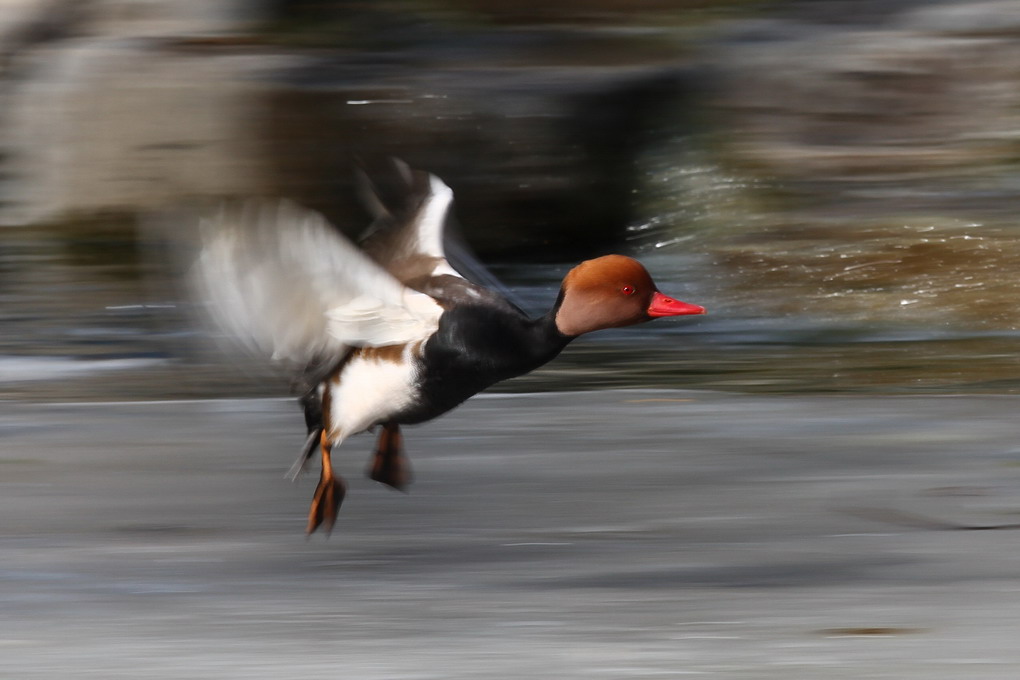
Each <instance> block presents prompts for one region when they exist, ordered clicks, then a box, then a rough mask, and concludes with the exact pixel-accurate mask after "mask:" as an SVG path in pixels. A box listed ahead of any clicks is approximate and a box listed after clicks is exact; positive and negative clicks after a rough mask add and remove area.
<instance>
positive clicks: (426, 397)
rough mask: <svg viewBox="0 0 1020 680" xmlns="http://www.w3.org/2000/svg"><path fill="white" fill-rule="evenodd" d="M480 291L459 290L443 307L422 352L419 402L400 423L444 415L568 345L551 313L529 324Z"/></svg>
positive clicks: (521, 315) (508, 306)
mask: <svg viewBox="0 0 1020 680" xmlns="http://www.w3.org/2000/svg"><path fill="white" fill-rule="evenodd" d="M468 285H472V284H468ZM477 290H478V293H477V296H476V295H475V294H471V293H467V292H465V290H463V289H461V290H458V291H457V301H456V303H454V304H445V305H444V306H446V307H447V311H446V312H445V313H444V314H443V316H442V317H441V318H440V320H439V329H438V330H437V331H436V333H435V334H434V335H433V336H432V337H431V338H429V340H428V342H426V343H425V347H424V350H423V354H424V356H423V368H422V374H421V376H420V382H419V385H420V389H421V399H420V400H419V403H418V404H416V405H415V406H414V407H412V409H410V410H409V411H407V412H406V413H404V414H401V416H399V417H398V418H397V420H398V422H401V423H415V422H422V421H425V420H429V419H430V418H434V417H436V416H438V415H440V414H442V413H445V412H446V411H449V410H450V409H452V408H454V407H455V406H457V405H458V404H460V403H461V402H463V401H464V400H465V399H467V398H468V397H471V396H472V395H474V394H477V393H478V392H480V391H482V390H484V389H485V388H487V387H489V386H490V385H492V384H494V383H497V382H499V381H500V380H506V379H508V378H512V377H515V376H518V375H523V374H525V373H528V372H529V371H532V370H534V369H536V368H538V367H539V366H541V365H542V364H544V363H546V362H548V361H549V360H550V359H552V358H553V357H555V356H556V355H557V354H559V353H560V351H561V350H562V349H563V348H564V347H565V346H566V345H567V343H568V342H569V341H570V338H568V337H566V336H564V335H562V334H561V333H559V332H558V331H557V330H556V326H555V323H554V322H553V320H552V318H553V317H552V315H551V314H550V315H547V316H544V317H540V318H538V319H529V318H528V316H527V315H526V314H525V313H524V312H522V311H521V310H520V309H518V308H517V307H515V306H514V305H512V304H510V303H509V302H507V301H506V300H504V299H503V298H502V297H499V296H497V295H496V294H495V293H492V292H491V291H488V290H486V289H484V288H478V289H477ZM440 302H441V303H443V302H444V301H443V300H442V299H440Z"/></svg>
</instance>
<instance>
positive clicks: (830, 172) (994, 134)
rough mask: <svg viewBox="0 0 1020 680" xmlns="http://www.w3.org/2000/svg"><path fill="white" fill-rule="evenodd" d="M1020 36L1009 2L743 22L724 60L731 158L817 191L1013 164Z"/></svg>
mask: <svg viewBox="0 0 1020 680" xmlns="http://www.w3.org/2000/svg"><path fill="white" fill-rule="evenodd" d="M897 5H899V6H900V7H901V10H902V11H900V12H894V11H891V10H892V9H895V8H896V7H897ZM1018 27H1020V4H1018V3H1016V2H1005V1H1000V2H956V3H931V5H930V6H923V7H920V8H918V7H917V6H916V3H911V2H904V3H895V2H891V3H886V12H885V13H883V14H882V15H881V16H878V17H875V18H874V21H872V22H871V23H868V24H854V25H840V24H832V23H829V24H822V23H807V22H802V21H796V20H785V21H779V20H773V21H769V22H755V23H748V24H743V25H742V26H740V27H739V28H738V29H737V30H735V31H734V32H733V33H732V34H731V36H730V39H729V40H727V41H725V42H724V43H722V44H719V45H716V46H715V47H714V49H713V50H712V57H713V58H714V59H715V60H716V64H717V66H718V68H719V73H720V74H721V75H722V79H723V83H724V84H723V86H722V87H721V90H722V94H721V96H720V97H719V99H718V101H717V103H718V105H719V106H720V108H721V109H723V110H724V111H726V112H727V113H728V114H729V117H728V120H727V123H726V124H727V125H729V126H730V127H731V128H732V136H731V138H730V142H731V144H730V148H731V149H732V151H733V153H734V154H735V156H736V157H737V158H738V159H739V161H740V162H742V163H746V164H750V165H751V166H756V167H758V168H759V169H762V170H763V171H765V172H767V173H776V174H778V175H779V176H781V177H783V178H788V179H794V180H797V179H801V180H804V179H810V180H811V181H817V180H819V179H830V180H848V179H852V180H855V181H860V180H866V179H888V178H891V177H896V178H899V179H903V178H908V179H910V178H916V177H918V176H933V175H936V174H938V173H946V172H953V173H960V172H967V171H968V170H973V169H975V168H982V169H987V168H988V167H989V166H995V165H997V164H1002V163H1012V162H1013V160H1014V158H1015V156H1016V142H1017V139H1018V137H1017V133H1016V130H1017V129H1018V124H1020V118H1018V116H1020V108H1018V105H1020V88H1017V86H1016V85H1017V82H1018V80H1020V42H1018V41H1016V40H1015V39H1013V38H1012V35H1013V34H1015V33H1016V31H1017V28H1018Z"/></svg>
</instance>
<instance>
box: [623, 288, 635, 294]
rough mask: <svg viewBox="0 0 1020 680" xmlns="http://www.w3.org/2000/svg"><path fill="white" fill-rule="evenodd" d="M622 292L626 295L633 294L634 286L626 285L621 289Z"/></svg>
mask: <svg viewBox="0 0 1020 680" xmlns="http://www.w3.org/2000/svg"><path fill="white" fill-rule="evenodd" d="M620 292H621V293H623V294H624V295H633V294H634V286H624V287H623V288H621V289H620Z"/></svg>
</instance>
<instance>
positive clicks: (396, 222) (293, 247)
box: [191, 161, 705, 535]
mask: <svg viewBox="0 0 1020 680" xmlns="http://www.w3.org/2000/svg"><path fill="white" fill-rule="evenodd" d="M394 167H395V170H396V172H395V174H396V176H397V182H396V184H397V186H398V188H399V190H398V191H396V192H394V191H391V192H390V194H389V195H387V194H386V192H384V191H381V190H380V189H379V188H378V186H377V185H375V184H373V183H372V181H371V180H369V179H368V178H367V177H366V176H365V175H362V180H363V181H362V184H363V192H362V193H363V194H364V200H365V203H366V206H367V208H368V209H369V212H370V213H371V215H372V217H373V218H374V219H373V221H372V223H371V225H370V226H369V228H368V229H367V230H366V231H365V232H364V234H363V235H362V236H361V238H360V239H358V241H357V242H356V243H355V242H354V241H352V240H349V239H348V238H347V237H345V236H344V235H343V234H342V233H341V231H340V230H338V229H337V228H335V227H334V226H333V225H332V224H331V223H330V222H328V221H327V220H326V219H325V218H324V217H323V216H322V215H320V214H319V213H317V212H314V211H312V210H308V209H306V208H303V207H301V206H299V205H297V204H295V203H293V202H290V201H287V200H268V199H250V200H247V201H243V202H239V203H232V204H224V205H223V206H221V207H220V208H219V210H218V211H216V212H215V213H214V214H211V215H208V216H206V217H204V218H202V219H201V220H200V224H199V234H200V236H199V247H198V255H197V257H196V258H195V261H194V265H193V267H192V275H191V279H192V284H193V287H194V292H195V294H196V295H197V296H198V297H199V299H200V300H201V306H202V308H203V309H204V310H205V311H206V316H207V318H209V319H211V320H212V321H213V322H214V323H215V325H216V326H217V327H218V331H217V332H218V335H219V336H220V337H226V338H229V339H230V341H231V343H232V346H233V347H238V348H241V349H243V350H245V351H246V352H248V353H250V354H254V355H256V356H259V357H261V358H263V359H266V360H268V361H270V362H273V363H278V364H282V365H284V366H285V367H288V369H289V370H291V371H292V373H293V375H294V383H293V384H294V388H295V390H296V391H298V392H299V393H300V395H301V396H300V398H299V402H300V404H301V406H302V408H303V410H304V417H305V425H306V429H307V438H306V440H305V443H304V446H303V447H302V449H301V452H300V454H299V456H298V459H297V461H296V462H295V464H294V466H293V467H292V468H291V471H290V472H289V473H288V476H289V477H291V478H292V479H294V478H296V477H297V476H298V475H299V474H300V473H301V472H302V471H303V470H305V468H306V467H307V466H308V464H309V461H310V460H311V459H312V458H313V457H314V454H315V452H316V450H317V451H318V452H319V454H320V460H321V470H320V474H319V482H318V484H317V486H316V489H315V492H314V494H313V496H312V501H311V505H310V508H309V512H308V520H307V524H306V529H305V531H306V533H307V534H308V535H311V534H312V533H314V532H315V531H316V530H319V529H322V530H323V531H324V532H325V533H326V534H327V535H329V534H330V533H331V532H332V530H333V527H334V525H335V523H336V519H337V516H338V512H339V508H340V506H341V504H342V502H343V500H344V498H345V496H346V493H347V483H346V482H345V480H344V478H343V477H342V476H341V475H340V474H338V472H337V471H336V469H335V468H334V465H333V456H334V453H335V451H336V449H337V447H339V446H340V445H341V444H342V443H343V442H344V441H345V440H347V439H348V438H349V437H351V436H353V435H356V434H359V433H362V432H369V431H372V432H374V431H376V430H378V437H377V439H376V444H375V448H374V450H373V451H372V453H371V457H370V461H369V465H368V469H367V474H368V476H369V477H370V478H371V479H373V480H375V481H377V482H380V483H381V484H384V485H387V486H389V487H392V488H394V489H397V490H401V491H405V490H406V489H407V487H408V485H409V484H410V483H411V479H412V472H411V466H410V463H409V460H408V457H407V455H406V453H405V450H404V442H403V439H404V438H403V431H402V427H404V426H407V425H415V424H419V423H423V422H425V421H428V420H432V419H433V418H436V417H437V416H440V415H442V414H444V413H446V412H448V411H450V410H452V409H454V408H456V407H457V406H458V405H460V404H461V403H463V402H464V401H465V400H467V399H468V398H470V397H471V396H473V395H475V394H477V393H478V392H480V391H482V390H484V389H486V388H488V387H490V386H491V385H493V384H495V383H498V382H500V381H503V380H507V379H510V378H514V377H517V376H521V375H524V374H526V373H529V372H530V371H533V370H535V369H536V368H538V367H540V366H542V365H544V364H546V363H547V362H549V361H551V360H552V359H554V358H555V357H556V356H557V355H558V354H560V352H561V351H562V350H563V349H564V348H565V347H566V346H567V345H568V344H570V342H571V341H573V340H574V339H576V338H578V337H580V336H582V335H585V334H587V333H591V332H593V331H598V330H602V329H608V328H618V327H623V326H631V325H634V324H640V323H644V322H648V321H652V320H654V319H659V318H663V317H675V316H687V315H698V314H704V313H705V308H704V307H702V306H700V305H696V304H691V303H687V302H683V301H680V300H678V299H677V298H674V297H671V296H668V295H666V294H664V293H662V292H660V291H659V289H658V288H657V286H656V284H655V282H654V281H653V279H652V277H651V275H650V274H649V273H648V270H647V269H646V268H645V267H644V266H643V265H642V264H641V263H640V262H638V261H637V260H635V259H633V258H631V257H628V256H625V255H619V254H609V255H603V256H601V257H596V258H594V259H590V260H586V261H584V262H581V263H580V264H578V265H577V266H575V267H573V268H572V269H570V271H569V272H568V273H567V274H566V276H565V277H564V278H563V281H562V284H561V286H560V288H559V293H558V295H557V297H556V299H555V301H554V302H553V304H552V306H551V307H550V308H549V310H548V311H547V312H546V313H545V314H542V315H541V316H537V317H532V316H529V315H528V314H527V313H525V312H524V311H522V309H521V307H520V306H518V305H517V304H515V303H514V302H512V301H511V300H510V299H509V298H508V297H507V295H505V294H504V293H503V292H502V291H500V290H496V289H494V288H493V287H491V286H483V285H481V284H478V283H475V282H473V281H472V280H470V279H468V278H467V277H465V276H464V275H462V274H461V273H460V272H459V271H458V270H457V269H456V268H454V266H452V265H451V264H450V261H449V260H448V258H447V255H446V253H445V250H444V230H445V227H446V224H447V222H448V220H449V219H450V216H451V212H452V210H451V206H452V203H453V192H452V190H451V189H450V187H449V186H448V185H447V184H446V183H445V182H443V181H442V180H441V179H440V178H438V177H437V176H435V175H433V174H431V173H429V172H426V171H423V170H416V169H412V168H410V167H409V166H407V165H406V164H404V163H402V162H399V161H396V162H394Z"/></svg>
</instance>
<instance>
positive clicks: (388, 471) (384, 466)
mask: <svg viewBox="0 0 1020 680" xmlns="http://www.w3.org/2000/svg"><path fill="white" fill-rule="evenodd" d="M368 476H369V477H371V478H372V479H374V480H375V481H377V482H382V483H383V484H388V485H389V486H392V487H393V488H394V489H397V490H398V491H406V490H407V485H408V484H410V483H411V463H410V461H409V460H408V459H407V456H406V455H405V454H404V435H402V434H400V426H399V425H397V424H396V423H385V424H384V425H383V426H382V432H380V433H379V441H378V442H377V443H376V446H375V453H374V454H373V456H372V464H371V466H370V467H369V470H368Z"/></svg>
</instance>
